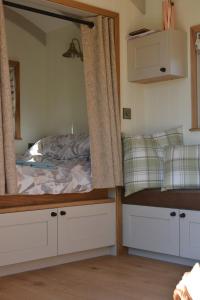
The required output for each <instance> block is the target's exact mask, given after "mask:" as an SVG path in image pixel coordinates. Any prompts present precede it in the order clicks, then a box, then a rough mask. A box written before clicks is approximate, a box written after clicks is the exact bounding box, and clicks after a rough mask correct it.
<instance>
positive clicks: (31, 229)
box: [0, 209, 57, 266]
mask: <svg viewBox="0 0 200 300" xmlns="http://www.w3.org/2000/svg"><path fill="white" fill-rule="evenodd" d="M51 213H55V209H53V210H52V209H46V210H40V211H31V212H20V213H9V214H2V215H0V241H1V242H0V266H4V265H10V264H15V263H18V262H25V261H30V260H35V259H40V258H44V257H51V256H55V255H57V238H56V237H57V218H56V217H52V216H51Z"/></svg>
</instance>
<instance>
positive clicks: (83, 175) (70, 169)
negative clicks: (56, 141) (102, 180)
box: [17, 158, 92, 195]
mask: <svg viewBox="0 0 200 300" xmlns="http://www.w3.org/2000/svg"><path fill="white" fill-rule="evenodd" d="M43 162H48V160H47V159H45V158H44V159H43ZM49 163H50V164H51V166H52V167H51V168H37V167H31V166H23V165H17V176H18V193H20V194H29V195H41V194H64V193H83V192H89V191H91V190H92V185H91V168H90V161H89V160H88V159H86V158H85V159H83V158H82V159H79V158H78V159H72V160H56V159H51V160H50V161H49Z"/></svg>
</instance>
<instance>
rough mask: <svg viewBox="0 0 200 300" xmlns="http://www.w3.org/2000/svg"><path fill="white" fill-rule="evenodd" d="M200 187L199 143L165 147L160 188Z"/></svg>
mask: <svg viewBox="0 0 200 300" xmlns="http://www.w3.org/2000/svg"><path fill="white" fill-rule="evenodd" d="M192 188H200V145H193V146H173V147H169V148H168V149H166V153H165V159H164V180H163V185H162V190H163V191H165V190H171V189H192Z"/></svg>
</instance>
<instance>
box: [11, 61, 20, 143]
mask: <svg viewBox="0 0 200 300" xmlns="http://www.w3.org/2000/svg"><path fill="white" fill-rule="evenodd" d="M9 66H10V67H13V68H14V72H15V86H16V90H15V93H16V104H15V107H16V108H15V122H14V124H15V139H16V140H21V139H22V138H21V124H20V63H19V62H18V61H14V60H9Z"/></svg>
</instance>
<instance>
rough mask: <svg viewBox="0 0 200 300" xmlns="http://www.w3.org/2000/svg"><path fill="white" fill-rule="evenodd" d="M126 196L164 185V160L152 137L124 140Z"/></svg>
mask: <svg viewBox="0 0 200 300" xmlns="http://www.w3.org/2000/svg"><path fill="white" fill-rule="evenodd" d="M123 146H124V185H125V196H128V195H130V194H132V193H135V192H138V191H141V190H143V189H146V188H157V187H160V186H161V183H162V172H161V171H160V170H161V169H162V159H161V158H160V157H159V156H158V153H157V150H158V149H157V144H156V142H155V141H154V140H153V139H152V137H142V136H138V137H130V138H124V140H123Z"/></svg>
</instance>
